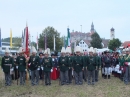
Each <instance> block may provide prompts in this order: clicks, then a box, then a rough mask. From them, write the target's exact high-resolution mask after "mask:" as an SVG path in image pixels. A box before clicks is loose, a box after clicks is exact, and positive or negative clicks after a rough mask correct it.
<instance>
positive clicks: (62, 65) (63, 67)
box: [58, 47, 70, 85]
mask: <svg viewBox="0 0 130 97" xmlns="http://www.w3.org/2000/svg"><path fill="white" fill-rule="evenodd" d="M65 53H66V50H65V48H64V47H62V49H61V56H60V57H59V60H58V67H59V70H60V80H61V82H60V84H61V85H65V84H67V85H68V84H69V81H68V70H69V68H70V66H69V64H68V57H66V56H65Z"/></svg>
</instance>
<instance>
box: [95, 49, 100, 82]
mask: <svg viewBox="0 0 130 97" xmlns="http://www.w3.org/2000/svg"><path fill="white" fill-rule="evenodd" d="M94 57H95V58H96V66H97V68H96V70H95V82H98V80H99V79H98V76H99V68H100V66H101V58H100V57H99V56H98V54H97V48H94Z"/></svg>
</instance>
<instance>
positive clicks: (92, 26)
mask: <svg viewBox="0 0 130 97" xmlns="http://www.w3.org/2000/svg"><path fill="white" fill-rule="evenodd" d="M90 32H91V33H93V32H95V30H94V25H93V22H92V24H91V30H90Z"/></svg>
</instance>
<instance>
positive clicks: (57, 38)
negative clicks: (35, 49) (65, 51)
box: [38, 26, 63, 51]
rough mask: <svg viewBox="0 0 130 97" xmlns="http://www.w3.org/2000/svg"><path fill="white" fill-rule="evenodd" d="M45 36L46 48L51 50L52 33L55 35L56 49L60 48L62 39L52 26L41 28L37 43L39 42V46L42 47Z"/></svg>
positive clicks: (52, 43) (52, 42)
mask: <svg viewBox="0 0 130 97" xmlns="http://www.w3.org/2000/svg"><path fill="white" fill-rule="evenodd" d="M45 35H46V37H47V48H50V49H51V50H53V45H54V35H55V43H56V50H57V51H58V50H61V47H62V45H63V42H62V39H61V38H60V33H59V32H58V31H57V30H55V29H54V28H53V27H50V26H48V27H47V28H45V29H44V30H43V32H42V33H41V34H40V37H39V40H38V43H39V48H42V49H44V46H45V41H44V39H45V38H44V37H45Z"/></svg>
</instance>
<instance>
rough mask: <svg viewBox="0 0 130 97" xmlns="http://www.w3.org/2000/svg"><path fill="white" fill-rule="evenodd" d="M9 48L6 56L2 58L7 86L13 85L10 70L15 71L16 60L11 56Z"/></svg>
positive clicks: (6, 50)
mask: <svg viewBox="0 0 130 97" xmlns="http://www.w3.org/2000/svg"><path fill="white" fill-rule="evenodd" d="M9 53H10V51H9V49H8V48H6V49H5V56H4V57H3V58H2V63H1V67H2V69H3V72H4V74H5V86H11V74H10V72H12V71H13V68H14V62H13V58H12V57H10V56H9Z"/></svg>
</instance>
